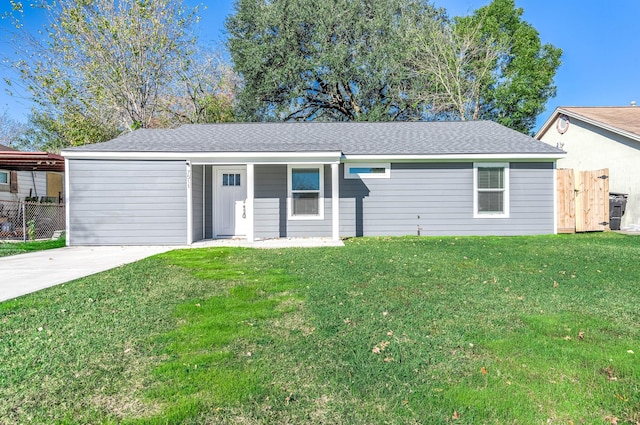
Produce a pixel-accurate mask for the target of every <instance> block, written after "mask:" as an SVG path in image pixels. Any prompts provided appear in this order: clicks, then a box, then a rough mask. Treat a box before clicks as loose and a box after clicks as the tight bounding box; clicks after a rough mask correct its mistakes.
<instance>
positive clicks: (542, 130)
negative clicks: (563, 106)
mask: <svg viewBox="0 0 640 425" xmlns="http://www.w3.org/2000/svg"><path fill="white" fill-rule="evenodd" d="M560 113H561V112H560V108H556V110H555V111H553V113H552V114H551V115H550V116H549V118H547V120H546V121H545V122H544V124H542V127H540V130H538V132H537V133H536V134H535V135H534V136H533V138H534V139H536V140H540V139H541V138H542V136H544V134H545V133H546V132H547V131H548V130H549V128H550V127H551V125H552V124H553V123H554V122H556V119H557V118H558V115H560Z"/></svg>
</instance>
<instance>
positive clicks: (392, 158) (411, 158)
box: [342, 153, 567, 162]
mask: <svg viewBox="0 0 640 425" xmlns="http://www.w3.org/2000/svg"><path fill="white" fill-rule="evenodd" d="M565 156H567V154H566V153H549V154H542V153H520V154H446V155H344V156H343V157H342V162H380V161H386V162H461V161H464V162H472V161H494V160H497V161H510V162H523V161H528V162H531V161H534V162H548V161H553V160H556V159H561V158H564V157H565Z"/></svg>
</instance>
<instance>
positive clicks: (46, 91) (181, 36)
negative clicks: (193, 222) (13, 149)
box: [12, 0, 232, 147]
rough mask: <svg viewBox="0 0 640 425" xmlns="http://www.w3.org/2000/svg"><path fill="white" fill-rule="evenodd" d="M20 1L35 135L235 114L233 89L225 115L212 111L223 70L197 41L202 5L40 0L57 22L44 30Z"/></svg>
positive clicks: (73, 135) (84, 133)
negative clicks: (27, 17)
mask: <svg viewBox="0 0 640 425" xmlns="http://www.w3.org/2000/svg"><path fill="white" fill-rule="evenodd" d="M13 3H14V8H15V10H16V12H15V13H14V15H13V17H14V19H16V24H17V25H16V27H17V28H18V30H17V37H16V38H15V40H14V47H15V48H16V51H17V52H18V58H17V60H15V61H14V66H15V67H16V68H17V69H18V70H19V72H20V77H21V80H22V83H23V85H24V86H25V88H26V89H27V90H28V92H29V93H30V95H31V97H32V99H33V100H34V101H35V102H36V104H37V105H38V107H37V108H36V111H35V114H34V118H33V119H32V120H31V126H32V130H34V131H32V133H31V134H39V135H43V136H44V135H57V136H56V137H52V138H51V140H49V141H47V142H46V143H49V144H51V145H53V146H56V147H59V146H60V145H62V146H64V145H69V144H72V145H74V144H84V143H90V142H99V141H102V140H104V139H105V138H110V137H113V134H117V133H119V132H122V131H126V130H132V129H136V128H144V127H164V126H171V125H176V124H179V123H182V122H203V121H208V120H216V119H220V117H222V119H229V117H230V116H232V115H231V114H230V113H228V111H231V109H232V105H231V104H230V103H229V102H228V101H226V100H227V98H228V97H229V96H227V93H226V92H225V93H224V95H225V98H224V99H222V100H220V101H219V102H218V103H219V104H220V105H218V106H219V108H222V109H224V112H225V113H224V114H218V115H212V114H208V113H207V110H208V109H207V105H209V104H211V103H215V102H214V101H215V100H217V96H218V95H219V94H220V92H221V90H220V87H218V83H219V82H221V80H219V79H218V80H216V77H218V76H220V75H222V74H221V73H217V72H216V66H215V64H217V63H218V62H219V60H218V59H219V57H216V55H214V54H209V53H207V54H206V55H202V54H201V52H200V51H197V49H196V47H197V43H196V41H197V40H196V38H195V36H194V34H195V33H194V31H193V30H194V24H195V23H196V22H197V20H198V16H197V8H188V7H186V6H184V5H183V2H182V1H181V0H115V1H114V0H89V1H87V0H37V1H36V2H35V3H34V6H35V7H37V8H40V9H41V11H42V12H43V13H44V14H46V16H47V23H46V24H45V26H44V28H43V30H42V31H40V32H38V33H36V32H34V29H33V28H27V27H24V26H23V23H24V20H23V19H22V14H21V12H23V10H22V4H21V3H20V2H15V1H14V2H13ZM196 52H198V55H196ZM206 58H209V59H210V60H209V59H206ZM12 83H13V82H12ZM209 109H211V108H209ZM90 129H93V130H92V131H89V130H90ZM54 130H55V131H54ZM58 136H59V137H61V138H62V139H59V138H58Z"/></svg>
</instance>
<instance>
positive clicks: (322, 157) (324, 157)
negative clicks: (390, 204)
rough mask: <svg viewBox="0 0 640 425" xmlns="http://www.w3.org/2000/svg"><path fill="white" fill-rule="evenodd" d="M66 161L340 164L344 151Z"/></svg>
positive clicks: (69, 154) (89, 155) (120, 155)
mask: <svg viewBox="0 0 640 425" xmlns="http://www.w3.org/2000/svg"><path fill="white" fill-rule="evenodd" d="M62 156H64V157H65V158H66V159H99V160H100V159H101V160H161V161H189V162H191V163H194V164H198V163H202V164H230V163H255V164H258V163H290V162H298V163H309V162H313V163H326V164H332V163H339V162H340V158H341V157H342V152H339V151H327V152H315V151H314V152H139V151H135V152H110V151H76V150H74V151H62Z"/></svg>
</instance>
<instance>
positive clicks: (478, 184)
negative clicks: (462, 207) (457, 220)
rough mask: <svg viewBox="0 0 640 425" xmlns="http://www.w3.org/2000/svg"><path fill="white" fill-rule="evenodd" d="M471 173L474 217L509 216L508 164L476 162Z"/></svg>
mask: <svg viewBox="0 0 640 425" xmlns="http://www.w3.org/2000/svg"><path fill="white" fill-rule="evenodd" d="M473 174H474V178H473V186H474V202H473V204H474V205H473V208H474V217H483V218H504V217H509V164H508V163H476V164H474V166H473Z"/></svg>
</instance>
